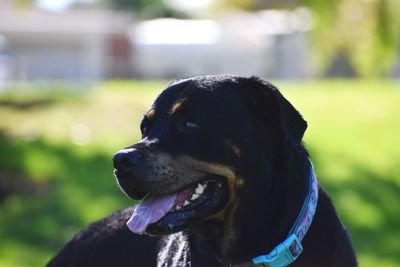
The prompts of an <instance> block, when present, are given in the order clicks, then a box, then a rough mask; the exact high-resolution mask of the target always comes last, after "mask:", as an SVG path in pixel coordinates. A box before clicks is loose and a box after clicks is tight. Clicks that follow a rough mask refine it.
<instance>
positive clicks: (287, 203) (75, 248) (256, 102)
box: [48, 75, 357, 267]
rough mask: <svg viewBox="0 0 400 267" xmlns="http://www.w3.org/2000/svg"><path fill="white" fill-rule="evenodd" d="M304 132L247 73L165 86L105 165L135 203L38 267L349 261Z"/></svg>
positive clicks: (273, 93)
mask: <svg viewBox="0 0 400 267" xmlns="http://www.w3.org/2000/svg"><path fill="white" fill-rule="evenodd" d="M306 128H307V123H306V121H305V120H304V119H303V118H302V116H301V115H300V113H299V112H298V111H297V110H296V109H295V108H294V107H293V106H292V105H291V104H290V103H289V102H288V101H287V100H286V99H285V98H284V97H283V96H282V94H281V93H280V92H279V90H278V89H277V88H276V87H274V86H273V85H271V84H270V83H268V82H265V81H263V80H262V79H260V78H258V77H250V78H247V77H238V76H230V75H217V76H199V77H193V78H188V79H182V80H178V81H175V82H172V83H171V84H170V85H169V86H168V87H167V88H166V89H165V90H164V91H163V92H162V93H161V94H160V95H159V96H158V97H157V99H156V100H155V102H154V104H153V105H152V106H151V107H150V109H149V110H148V111H147V113H146V114H145V116H144V118H143V120H142V122H141V125H140V129H141V132H142V135H143V136H142V140H141V141H140V142H139V143H137V144H134V145H132V146H130V147H128V148H125V149H122V150H120V151H119V152H118V153H117V154H116V155H115V156H114V159H113V160H114V168H115V169H114V174H115V176H116V178H117V182H118V185H119V186H120V188H121V189H122V191H123V192H124V193H125V194H126V195H127V196H129V197H130V198H133V199H137V200H140V199H142V202H141V203H140V204H139V205H137V206H136V207H133V208H132V207H131V208H128V209H125V210H122V211H119V212H117V213H114V214H113V215H111V216H110V217H108V218H106V219H104V220H102V221H99V222H96V223H94V224H92V225H91V226H90V227H89V228H88V229H87V230H85V231H83V232H81V233H80V234H78V235H77V236H76V237H75V238H74V239H73V240H72V241H70V242H69V243H68V244H67V246H66V247H65V248H64V249H63V250H62V251H61V252H60V253H59V254H58V255H57V256H56V257H55V258H54V259H53V260H52V261H51V262H50V263H49V265H48V266H274V267H275V266H288V265H290V266H303V267H313V266H315V267H317V266H318V267H321V266H324V267H326V266H336V267H337V266H341V267H353V266H357V261H356V256H355V253H354V250H353V247H352V243H351V239H350V237H349V235H348V233H347V231H346V229H345V227H344V226H343V225H342V223H341V222H340V220H339V218H338V216H337V214H336V211H335V208H334V206H333V205H332V202H331V200H330V199H329V197H328V196H327V194H326V193H325V192H324V190H323V189H321V187H320V186H318V185H317V182H316V179H315V173H314V171H313V167H312V163H311V160H310V157H309V154H308V152H307V151H306V149H305V147H304V145H303V143H302V137H303V134H304V132H305V130H306ZM141 234H146V235H141Z"/></svg>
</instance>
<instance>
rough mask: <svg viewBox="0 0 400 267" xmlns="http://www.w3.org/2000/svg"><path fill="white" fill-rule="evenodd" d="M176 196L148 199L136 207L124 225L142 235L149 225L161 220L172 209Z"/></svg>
mask: <svg viewBox="0 0 400 267" xmlns="http://www.w3.org/2000/svg"><path fill="white" fill-rule="evenodd" d="M175 199H176V194H171V195H168V196H163V197H152V196H150V197H148V198H145V199H144V200H143V201H142V203H140V204H139V205H137V206H136V208H135V210H134V211H133V214H132V216H131V218H130V219H129V220H128V222H127V223H126V225H127V226H128V228H129V230H131V231H132V232H134V233H137V234H143V233H144V232H145V231H146V228H147V226H148V225H149V224H151V223H154V222H156V221H158V220H159V219H161V218H162V217H163V216H164V215H165V214H167V212H168V211H169V210H170V209H171V208H172V207H173V205H174V202H175Z"/></svg>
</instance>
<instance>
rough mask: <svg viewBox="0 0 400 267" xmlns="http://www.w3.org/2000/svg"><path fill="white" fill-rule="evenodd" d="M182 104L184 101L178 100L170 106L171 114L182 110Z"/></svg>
mask: <svg viewBox="0 0 400 267" xmlns="http://www.w3.org/2000/svg"><path fill="white" fill-rule="evenodd" d="M183 102H185V99H179V100H177V101H176V102H175V103H174V104H173V105H172V108H171V113H175V112H177V111H178V110H180V109H182V108H183Z"/></svg>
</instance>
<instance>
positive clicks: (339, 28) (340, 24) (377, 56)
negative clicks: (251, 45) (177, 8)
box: [223, 0, 400, 77]
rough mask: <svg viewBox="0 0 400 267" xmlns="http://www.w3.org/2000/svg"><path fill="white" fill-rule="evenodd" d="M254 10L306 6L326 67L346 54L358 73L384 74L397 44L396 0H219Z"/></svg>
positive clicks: (399, 21)
mask: <svg viewBox="0 0 400 267" xmlns="http://www.w3.org/2000/svg"><path fill="white" fill-rule="evenodd" d="M223 1H224V2H225V3H226V4H228V5H233V6H236V7H239V8H244V9H249V10H254V9H260V8H286V9H293V8H296V7H299V6H306V7H308V8H309V9H310V11H311V12H312V14H313V16H314V19H315V29H314V31H313V32H312V35H311V36H312V37H311V39H312V41H313V42H312V43H313V45H314V46H315V47H316V48H317V49H315V51H317V52H316V55H317V57H316V58H317V59H318V63H319V65H320V67H322V69H326V68H327V67H328V66H329V64H330V62H331V61H332V58H333V57H334V56H335V55H337V54H344V55H345V56H347V57H349V59H350V61H351V63H352V64H353V66H354V67H355V68H356V70H357V71H358V74H359V75H360V76H369V77H371V76H375V77H382V76H386V75H387V74H388V72H389V70H390V69H391V67H392V66H393V64H394V63H395V62H396V59H397V53H398V50H399V48H400V46H399V36H400V16H399V15H398V13H399V11H400V1H398V0H283V1H277V0H271V1H265V0H246V1H239V0H223Z"/></svg>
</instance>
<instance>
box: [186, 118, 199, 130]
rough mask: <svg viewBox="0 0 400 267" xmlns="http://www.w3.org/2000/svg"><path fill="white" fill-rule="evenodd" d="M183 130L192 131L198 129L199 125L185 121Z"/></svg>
mask: <svg viewBox="0 0 400 267" xmlns="http://www.w3.org/2000/svg"><path fill="white" fill-rule="evenodd" d="M185 128H186V129H193V130H194V129H198V128H199V125H197V124H196V123H194V122H192V121H189V120H187V121H185Z"/></svg>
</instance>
